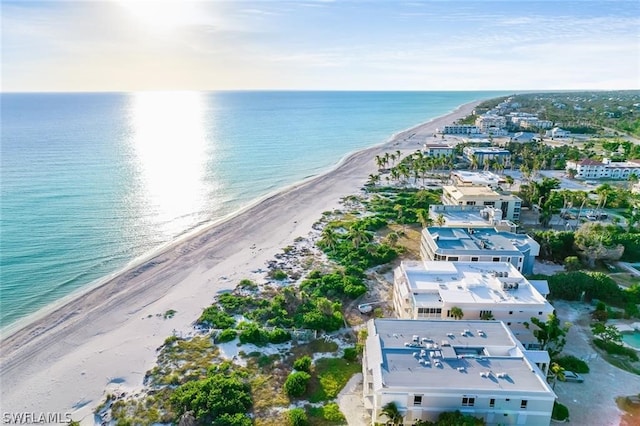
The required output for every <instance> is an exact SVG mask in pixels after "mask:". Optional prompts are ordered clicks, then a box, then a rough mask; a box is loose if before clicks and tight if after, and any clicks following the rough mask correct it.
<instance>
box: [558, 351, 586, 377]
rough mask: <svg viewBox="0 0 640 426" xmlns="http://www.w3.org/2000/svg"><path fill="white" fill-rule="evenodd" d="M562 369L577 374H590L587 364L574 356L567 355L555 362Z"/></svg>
mask: <svg viewBox="0 0 640 426" xmlns="http://www.w3.org/2000/svg"><path fill="white" fill-rule="evenodd" d="M555 362H557V363H558V365H560V366H561V367H562V368H564V369H565V370H569V371H575V372H576V373H581V374H585V373H588V372H589V366H588V365H587V363H586V362H584V361H583V360H581V359H580V358H577V357H575V356H573V355H566V356H563V357H560V358H558V359H556V360H555Z"/></svg>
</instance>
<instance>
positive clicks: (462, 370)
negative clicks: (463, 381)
mask: <svg viewBox="0 0 640 426" xmlns="http://www.w3.org/2000/svg"><path fill="white" fill-rule="evenodd" d="M458 371H460V372H464V371H467V369H466V368H465V367H458Z"/></svg>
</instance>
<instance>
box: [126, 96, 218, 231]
mask: <svg viewBox="0 0 640 426" xmlns="http://www.w3.org/2000/svg"><path fill="white" fill-rule="evenodd" d="M203 96H204V95H202V94H201V93H197V92H140V93H136V94H133V95H132V100H131V113H130V124H131V129H132V137H131V144H132V148H133V149H132V151H133V153H134V161H135V162H136V169H137V171H138V173H139V176H140V179H139V182H140V183H139V188H138V191H137V192H138V194H139V198H140V199H139V200H137V204H138V205H140V206H141V207H142V208H145V209H146V212H145V213H146V214H145V215H146V216H147V217H149V218H150V221H151V222H152V223H149V224H148V225H151V226H156V227H158V229H157V230H158V231H161V232H162V233H164V234H168V235H170V234H172V233H174V232H176V231H177V230H179V229H186V228H188V227H189V225H192V223H183V222H184V221H187V222H189V221H193V220H194V218H193V217H190V216H189V215H191V214H193V212H202V211H203V210H204V208H205V204H206V196H207V195H206V194H207V190H208V188H207V184H206V172H207V170H206V158H207V135H206V127H205V115H206V111H205V105H206V103H205V99H204V98H203ZM185 225H186V226H185Z"/></svg>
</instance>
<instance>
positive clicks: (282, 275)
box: [271, 269, 289, 281]
mask: <svg viewBox="0 0 640 426" xmlns="http://www.w3.org/2000/svg"><path fill="white" fill-rule="evenodd" d="M271 277H272V278H273V279H274V280H278V281H281V280H285V279H287V278H288V277H289V276H288V275H287V273H286V272H285V271H283V270H282V269H276V270H275V271H273V272H272V273H271Z"/></svg>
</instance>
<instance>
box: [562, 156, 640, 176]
mask: <svg viewBox="0 0 640 426" xmlns="http://www.w3.org/2000/svg"><path fill="white" fill-rule="evenodd" d="M569 169H573V170H575V171H576V177H577V178H581V179H628V178H629V176H631V175H632V174H634V173H635V174H636V175H638V176H640V160H629V161H621V162H612V161H610V160H609V159H608V158H604V159H603V160H602V161H596V160H590V159H588V158H585V159H584V160H581V161H577V162H576V161H567V165H566V170H569Z"/></svg>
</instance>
